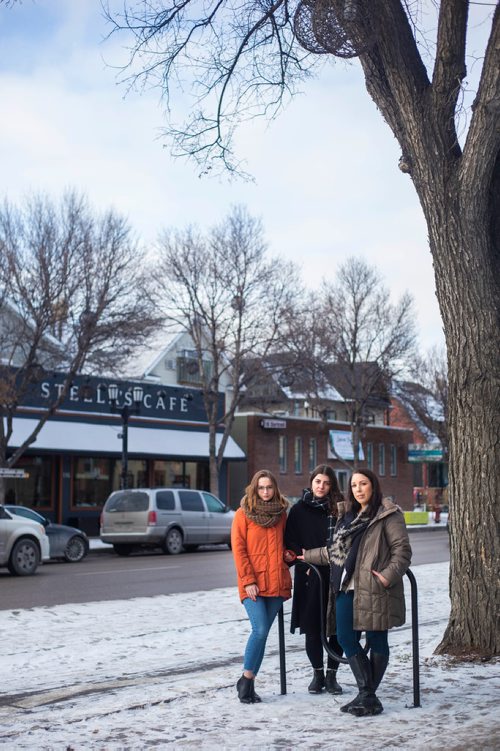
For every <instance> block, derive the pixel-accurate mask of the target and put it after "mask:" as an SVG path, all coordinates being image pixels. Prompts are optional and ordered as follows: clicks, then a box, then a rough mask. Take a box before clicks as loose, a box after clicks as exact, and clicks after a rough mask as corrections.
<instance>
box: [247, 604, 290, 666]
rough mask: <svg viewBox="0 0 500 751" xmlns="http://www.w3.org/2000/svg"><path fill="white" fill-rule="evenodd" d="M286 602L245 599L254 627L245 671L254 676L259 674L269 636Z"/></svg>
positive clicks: (248, 643) (249, 640)
mask: <svg viewBox="0 0 500 751" xmlns="http://www.w3.org/2000/svg"><path fill="white" fill-rule="evenodd" d="M284 601H285V600H284V598H283V597H257V599H256V600H255V602H254V601H253V600H251V599H250V597H245V599H244V600H243V606H244V608H245V610H246V611H247V615H248V618H249V620H250V625H251V626H252V633H251V634H250V636H249V638H248V642H247V646H246V648H245V656H244V658H243V669H244V670H248V671H250V672H252V673H253V674H254V675H257V673H258V672H259V668H260V665H261V662H262V659H263V657H264V650H265V648H266V641H267V635H268V634H269V630H270V628H271V626H272V625H273V622H274V619H275V618H276V616H277V615H278V611H279V609H280V607H281V606H282V605H283V603H284Z"/></svg>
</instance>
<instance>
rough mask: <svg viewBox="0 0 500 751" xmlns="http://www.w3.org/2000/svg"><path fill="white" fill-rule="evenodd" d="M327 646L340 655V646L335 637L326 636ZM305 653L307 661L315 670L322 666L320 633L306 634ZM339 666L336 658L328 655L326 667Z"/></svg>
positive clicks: (335, 667)
mask: <svg viewBox="0 0 500 751" xmlns="http://www.w3.org/2000/svg"><path fill="white" fill-rule="evenodd" d="M328 646H329V647H330V649H333V651H334V652H335V653H336V654H338V655H340V656H342V647H341V646H340V644H339V643H338V641H337V637H336V636H335V635H334V636H329V637H328ZM306 654H307V656H308V658H309V662H310V663H311V665H312V666H313V668H314V669H315V670H320V669H321V668H322V667H323V644H322V642H321V634H320V633H317V634H306ZM338 666H339V663H338V662H337V660H334V659H333V657H330V655H328V660H327V667H328V668H330V669H334V670H336V669H337V668H338Z"/></svg>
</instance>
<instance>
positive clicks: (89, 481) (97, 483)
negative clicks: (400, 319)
mask: <svg viewBox="0 0 500 751" xmlns="http://www.w3.org/2000/svg"><path fill="white" fill-rule="evenodd" d="M120 469H121V467H120V463H119V462H117V461H115V460H114V459H105V458H103V457H96V456H85V457H83V456H81V457H75V459H74V460H73V493H72V501H73V503H72V505H73V507H75V506H78V507H81V506H91V507H93V508H95V507H96V506H98V507H99V506H102V505H104V502H105V500H106V498H107V497H108V495H109V494H110V493H111V491H112V490H118V488H119V487H120V479H119V478H120ZM116 478H118V479H116ZM115 483H116V484H115Z"/></svg>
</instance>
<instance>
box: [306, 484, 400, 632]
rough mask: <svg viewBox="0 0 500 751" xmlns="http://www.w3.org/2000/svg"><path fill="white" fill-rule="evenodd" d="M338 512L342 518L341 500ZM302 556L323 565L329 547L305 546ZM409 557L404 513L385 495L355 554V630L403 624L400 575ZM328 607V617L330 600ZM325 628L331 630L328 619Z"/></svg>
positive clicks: (376, 628) (342, 504)
mask: <svg viewBox="0 0 500 751" xmlns="http://www.w3.org/2000/svg"><path fill="white" fill-rule="evenodd" d="M338 513H339V519H341V518H342V516H343V515H344V513H345V504H344V503H339V504H338ZM304 560H305V561H306V563H314V564H317V565H323V566H324V565H326V564H327V563H329V557H328V550H327V548H326V547H324V548H315V549H314V550H307V551H305V553H304ZM410 561H411V547H410V542H409V539H408V532H407V530H406V525H405V521H404V516H403V513H402V512H401V509H400V508H399V506H396V504H395V503H393V502H392V501H390V500H389V499H387V498H384V500H383V501H382V505H381V507H380V509H379V511H378V513H377V515H376V516H375V518H374V519H372V520H371V522H370V524H369V525H368V527H367V529H366V532H365V533H364V535H363V539H362V540H361V542H360V545H359V550H358V555H357V558H356V566H355V568H354V575H353V582H354V624H353V625H354V629H355V630H356V631H386V630H387V629H389V628H393V627H394V626H402V625H403V623H404V622H405V616H406V609H405V599H404V590H403V576H404V575H405V573H406V571H407V569H408V568H409V566H410ZM372 570H375V571H378V572H379V573H380V574H382V575H383V576H385V578H386V579H387V581H388V582H389V586H388V587H384V585H383V584H382V583H381V582H380V580H379V579H378V578H377V577H376V576H374V575H373V574H372ZM332 599H333V598H332V593H331V592H330V600H332ZM328 611H329V616H330V617H329V618H328V620H329V621H331V619H332V617H333V616H334V613H333V602H330V603H329V607H328ZM327 630H328V631H329V632H333V629H332V624H331V623H329V624H328V628H327Z"/></svg>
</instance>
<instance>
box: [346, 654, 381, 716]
mask: <svg viewBox="0 0 500 751" xmlns="http://www.w3.org/2000/svg"><path fill="white" fill-rule="evenodd" d="M347 660H348V662H349V665H350V668H351V670H352V673H353V675H354V678H355V679H356V683H357V684H358V690H359V693H358V695H357V696H356V698H355V699H354V700H353V701H351V702H349V704H346V705H344V706H343V707H341V711H342V712H349V713H350V714H353V715H356V717H363V716H365V715H375V714H380V713H381V712H383V710H384V708H383V706H382V704H381V702H380V701H379V700H378V699H377V697H376V696H375V690H374V688H373V677H372V666H371V664H370V661H369V659H368V657H367V656H366V654H365V653H364V652H358V653H357V654H355V655H354V656H353V657H348V658H347Z"/></svg>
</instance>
